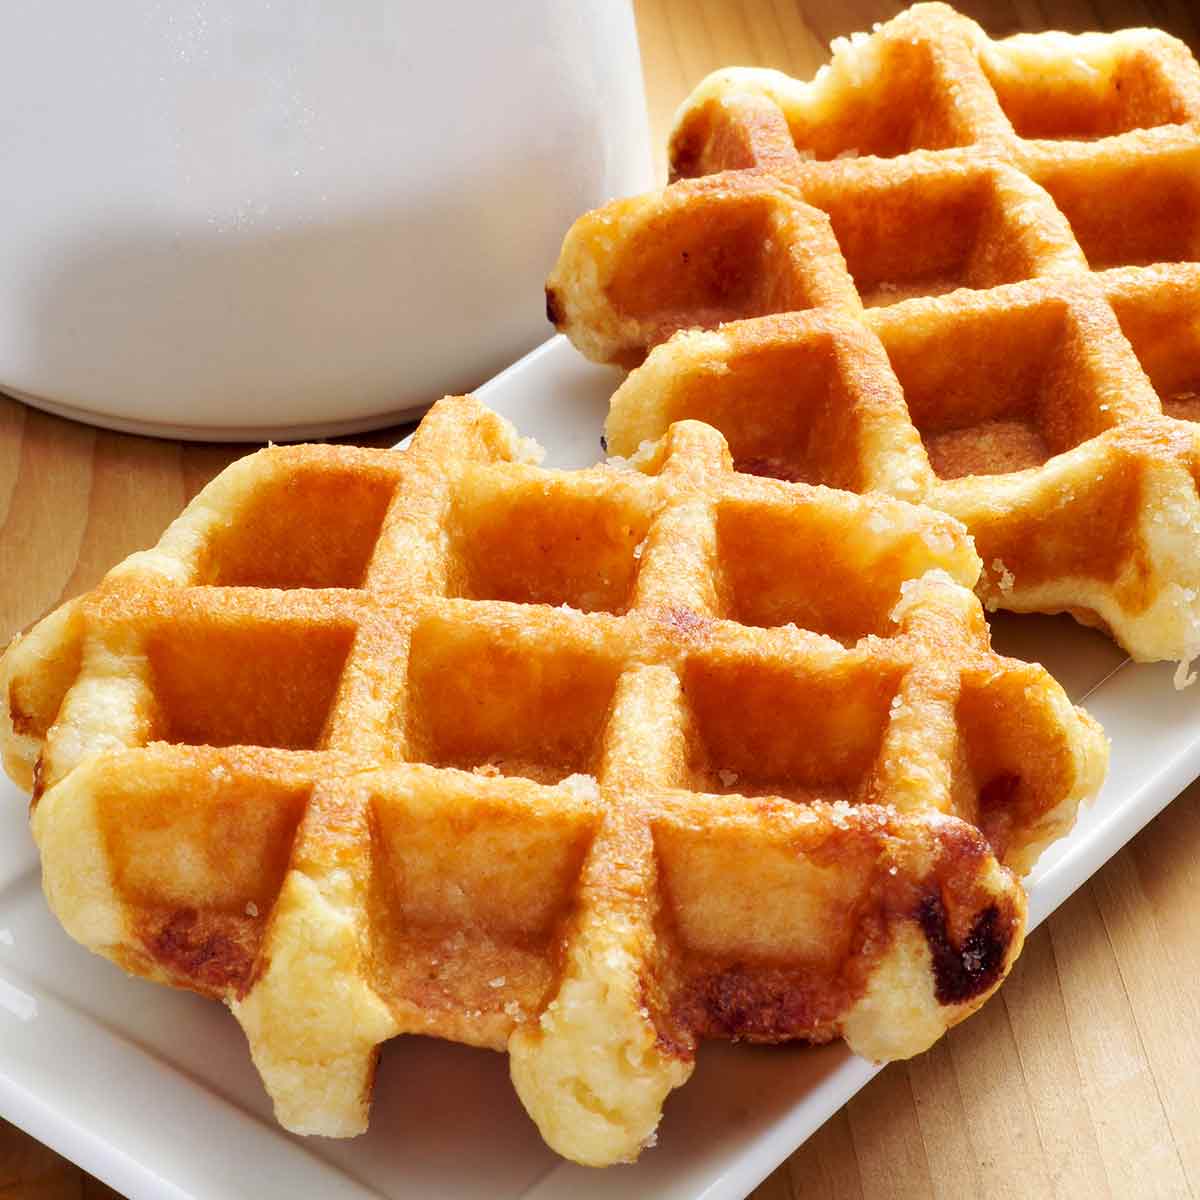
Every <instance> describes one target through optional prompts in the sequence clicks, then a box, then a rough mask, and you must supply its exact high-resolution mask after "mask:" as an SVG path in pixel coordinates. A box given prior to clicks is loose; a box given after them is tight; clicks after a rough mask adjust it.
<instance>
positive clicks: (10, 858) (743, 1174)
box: [0, 338, 1200, 1200]
mask: <svg viewBox="0 0 1200 1200" xmlns="http://www.w3.org/2000/svg"><path fill="white" fill-rule="evenodd" d="M618 381H619V376H618V375H617V374H616V373H615V372H613V371H611V370H608V369H605V368H601V367H595V366H591V365H589V364H588V363H586V362H584V361H583V360H582V359H581V358H580V357H579V356H578V355H577V354H576V353H575V352H574V351H573V350H572V349H571V347H570V346H569V345H568V344H567V343H566V342H565V341H564V340H563V339H562V338H555V339H554V340H553V341H550V342H548V343H546V344H545V345H544V346H542V347H540V348H539V349H538V350H535V351H534V352H533V353H532V354H530V355H528V356H526V357H525V358H523V359H522V360H521V361H520V362H518V363H517V364H516V365H514V366H513V367H511V368H509V370H507V371H505V372H504V373H503V374H502V375H499V376H498V377H497V378H496V379H494V380H493V381H492V382H491V383H489V384H487V386H486V387H484V388H482V389H480V391H479V393H478V395H479V396H480V397H481V398H482V399H484V400H485V401H486V402H487V403H488V404H490V405H491V406H492V407H493V408H495V409H497V410H499V411H500V412H502V413H504V414H505V415H506V416H508V417H510V418H512V420H513V421H515V422H516V424H517V427H518V428H519V429H520V431H521V432H522V433H524V434H528V435H531V436H533V437H536V438H537V439H538V440H539V441H540V442H541V443H542V444H543V445H544V446H545V447H546V449H547V452H548V453H547V465H550V466H564V467H565V466H584V465H587V464H589V463H592V462H595V461H596V460H597V459H598V458H599V457H600V456H601V450H600V444H599V436H600V428H601V424H602V421H603V417H604V414H605V411H606V408H607V400H608V396H609V394H610V393H611V391H612V389H613V388H614V387H615V386H616V384H617V382H618ZM993 630H994V634H995V640H996V643H997V645H998V646H999V647H1000V648H1001V649H1003V650H1004V651H1005V652H1006V653H1009V654H1013V655H1016V656H1019V657H1023V658H1036V659H1039V660H1040V661H1042V662H1044V663H1045V664H1046V666H1047V667H1049V669H1050V670H1051V671H1052V672H1053V673H1054V674H1055V675H1057V677H1058V678H1059V679H1060V680H1061V681H1062V683H1063V684H1064V686H1065V687H1066V688H1067V690H1068V691H1069V692H1070V693H1071V695H1072V697H1073V698H1075V699H1076V700H1080V699H1083V698H1084V697H1086V698H1087V705H1088V707H1089V708H1090V709H1091V711H1092V712H1093V713H1094V714H1095V715H1096V717H1098V718H1099V720H1100V721H1101V722H1103V724H1104V727H1105V729H1106V730H1107V731H1108V733H1109V736H1110V737H1111V738H1112V743H1113V753H1112V769H1111V772H1110V775H1109V779H1108V783H1107V785H1106V786H1105V788H1104V792H1103V794H1102V795H1101V796H1100V798H1099V800H1098V802H1097V803H1096V804H1095V806H1094V807H1093V808H1092V809H1091V810H1090V811H1088V812H1087V813H1085V814H1084V815H1083V817H1082V818H1081V819H1080V821H1079V824H1078V825H1077V826H1076V828H1075V830H1074V832H1073V833H1072V834H1071V835H1070V837H1068V838H1066V839H1064V840H1063V841H1062V842H1060V843H1059V844H1058V845H1057V846H1055V847H1054V848H1053V849H1052V850H1051V851H1049V852H1048V853H1047V854H1046V855H1045V857H1044V858H1043V859H1042V861H1041V863H1040V864H1039V865H1038V868H1037V870H1036V872H1035V873H1034V875H1033V876H1032V878H1031V881H1030V882H1031V885H1032V886H1031V903H1030V920H1031V924H1035V925H1036V924H1037V923H1038V922H1039V921H1041V920H1043V919H1044V918H1045V917H1046V916H1047V914H1049V913H1050V912H1052V911H1053V910H1054V908H1055V907H1057V906H1058V905H1059V904H1061V903H1062V901H1063V900H1064V899H1065V898H1066V897H1067V896H1069V895H1070V894H1071V892H1073V891H1074V890H1075V889H1076V888H1077V887H1078V886H1079V885H1080V884H1081V883H1082V882H1083V881H1084V880H1085V879H1087V878H1088V876H1089V875H1091V874H1092V872H1093V871H1095V870H1096V869H1097V868H1098V867H1100V866H1101V864H1103V863H1104V862H1105V861H1106V860H1107V859H1108V858H1109V857H1110V856H1111V855H1112V854H1113V853H1115V852H1116V851H1117V850H1118V849H1119V848H1120V847H1121V846H1122V845H1124V843H1125V842H1126V841H1128V839H1129V838H1130V837H1132V836H1133V834H1135V833H1136V832H1137V831H1138V830H1139V829H1140V828H1141V827H1142V826H1143V825H1144V824H1145V823H1146V822H1147V821H1149V820H1150V818H1151V817H1153V816H1154V815H1155V814H1156V813H1157V812H1158V811H1159V810H1160V809H1161V808H1162V807H1163V806H1164V805H1165V804H1167V803H1168V802H1169V801H1170V800H1171V799H1172V798H1173V797H1174V796H1175V795H1177V794H1178V793H1179V792H1180V791H1181V790H1182V789H1183V788H1184V787H1185V786H1186V785H1187V784H1188V783H1189V782H1190V781H1191V780H1192V779H1193V778H1195V777H1196V775H1197V774H1200V720H1198V719H1197V718H1200V686H1198V687H1196V688H1193V689H1189V690H1188V691H1185V692H1182V693H1180V692H1176V691H1175V690H1174V688H1173V687H1172V680H1171V676H1172V672H1173V667H1172V666H1170V665H1158V666H1139V665H1134V664H1132V663H1127V662H1124V661H1123V658H1122V655H1121V654H1120V653H1119V652H1118V651H1117V650H1116V649H1115V648H1114V647H1113V646H1112V645H1111V644H1110V643H1109V642H1108V641H1106V640H1105V639H1104V638H1102V637H1100V636H1099V635H1097V634H1095V633H1091V632H1089V631H1087V630H1084V629H1081V628H1079V627H1078V626H1076V625H1075V624H1074V623H1073V622H1071V621H1070V620H1069V619H1067V618H1043V617H1004V618H1000V619H997V620H996V621H995V622H994V623H993ZM875 1070H876V1068H874V1067H873V1066H871V1065H870V1064H868V1063H866V1062H863V1061H862V1060H861V1059H858V1058H855V1057H854V1056H853V1055H851V1054H850V1053H849V1052H848V1051H847V1050H846V1049H845V1047H843V1046H841V1045H833V1046H825V1047H822V1048H820V1049H811V1048H801V1047H793V1048H760V1049H752V1048H748V1047H730V1046H719V1045H712V1046H706V1047H704V1048H702V1051H701V1054H700V1060H699V1065H698V1067H697V1069H696V1073H695V1075H694V1077H693V1078H692V1080H691V1082H689V1083H688V1084H687V1085H686V1086H685V1087H684V1088H682V1089H681V1090H680V1091H679V1092H677V1093H676V1094H674V1095H673V1096H672V1097H671V1099H670V1100H669V1101H668V1103H667V1110H666V1117H665V1119H664V1121H663V1124H662V1127H661V1129H660V1131H659V1144H658V1146H657V1147H656V1148H655V1149H654V1150H652V1151H648V1152H647V1153H646V1154H644V1155H643V1157H642V1160H641V1161H640V1162H639V1163H638V1164H637V1165H636V1166H632V1167H614V1168H611V1169H609V1170H607V1171H589V1170H587V1169H584V1168H581V1167H575V1166H572V1165H569V1164H565V1163H563V1162H561V1161H560V1160H558V1159H556V1158H555V1157H554V1156H553V1155H552V1154H551V1153H550V1152H549V1151H548V1150H546V1149H545V1147H544V1146H543V1145H542V1143H541V1140H540V1139H539V1137H538V1135H537V1132H536V1130H535V1129H534V1127H533V1125H532V1124H531V1123H530V1122H529V1120H528V1119H527V1118H526V1116H525V1114H524V1113H523V1111H522V1110H521V1108H520V1105H519V1104H518V1103H517V1099H516V1096H515V1095H514V1094H513V1092H512V1089H511V1087H510V1086H509V1082H508V1071H507V1062H506V1059H505V1058H504V1056H502V1055H498V1054H491V1053H488V1052H487V1051H481V1050H472V1049H468V1048H465V1047H462V1046H452V1045H449V1044H446V1043H441V1042H433V1041H429V1040H426V1039H422V1038H416V1037H405V1038H398V1039H396V1040H395V1041H393V1042H391V1043H389V1044H388V1045H387V1046H386V1047H385V1049H384V1053H383V1061H382V1064H381V1067H380V1071H379V1077H378V1082H377V1085H376V1091H375V1104H374V1111H373V1113H372V1116H371V1130H370V1132H369V1133H368V1134H366V1135H365V1136H364V1137H361V1138H357V1139H354V1140H352V1141H345V1142H338V1141H330V1140H326V1139H321V1138H310V1139H303V1138H296V1137H292V1136H291V1135H289V1134H287V1133H284V1132H283V1131H282V1130H281V1129H280V1128H279V1127H278V1126H277V1125H276V1124H275V1123H274V1121H273V1119H272V1117H271V1108H270V1104H269V1103H268V1101H267V1098H266V1096H265V1094H264V1093H263V1090H262V1087H261V1085H260V1084H259V1082H258V1078H257V1076H256V1075H255V1073H254V1070H253V1067H252V1066H251V1064H250V1057H249V1054H248V1053H247V1049H246V1044H245V1041H244V1039H243V1038H242V1035H241V1032H240V1031H239V1029H238V1028H237V1026H236V1024H235V1023H234V1020H233V1018H232V1017H231V1016H230V1015H229V1014H228V1013H227V1012H226V1011H225V1009H224V1008H223V1007H222V1006H221V1005H219V1004H215V1003H212V1002H211V1001H207V1000H202V999H200V998H199V997H196V996H192V995H190V994H187V993H183V992H175V991H171V990H169V989H167V988H163V987H159V986H157V985H154V984H149V983H145V982H142V981H140V980H135V979H131V978H127V977H126V976H125V975H123V974H122V973H121V972H120V971H119V970H118V969H117V968H116V967H114V966H112V965H111V964H110V963H108V962H106V961H105V960H103V959H100V958H96V957H94V956H93V955H91V954H88V953H87V952H86V951H85V950H83V949H81V948H80V947H78V946H76V945H75V944H74V943H73V942H71V941H70V940H69V939H68V938H67V936H66V935H65V934H64V933H63V932H62V931H61V929H60V928H59V926H58V923H57V922H56V921H55V920H54V919H53V918H52V917H51V916H50V914H49V912H48V911H47V909H46V906H45V903H44V901H43V899H42V895H41V889H40V886H39V879H38V863H37V856H36V854H35V852H34V848H33V845H32V842H31V840H30V836H29V831H28V827H27V823H26V805H25V798H24V797H23V796H22V795H20V794H19V793H18V792H17V791H16V789H15V788H13V787H12V786H11V785H10V784H8V783H7V782H5V783H4V784H3V785H0V1112H2V1113H3V1115H4V1116H5V1117H7V1118H8V1119H9V1120H10V1121H13V1122H14V1123H15V1124H17V1125H19V1126H21V1127H22V1128H23V1129H25V1130H27V1131H28V1132H29V1133H31V1134H32V1135H33V1136H34V1137H37V1138H39V1139H41V1140H42V1141H43V1142H46V1143H48V1144H49V1145H51V1146H52V1147H54V1149H56V1150H58V1151H59V1152H60V1153H61V1154H64V1155H66V1156H67V1157H68V1158H71V1159H73V1160H74V1161H75V1162H77V1163H79V1164H80V1165H81V1166H82V1167H84V1168H85V1169H86V1170H88V1171H90V1172H92V1173H93V1174H95V1175H98V1176H99V1177H100V1178H101V1179H104V1180H105V1181H106V1182H108V1183H109V1184H111V1185H112V1186H113V1187H115V1188H117V1189H118V1190H119V1191H122V1192H124V1193H125V1194H126V1195H128V1196H129V1197H130V1198H131V1200H165V1198H167V1197H170V1198H172V1200H175V1198H180V1197H193V1198H196V1200H200V1198H204V1200H210V1198H211V1200H229V1198H230V1197H242V1196H254V1197H256V1198H258V1200H294V1198H295V1197H297V1196H320V1197H322V1198H323V1200H362V1198H363V1197H367V1196H374V1197H389V1198H390V1197H401V1196H403V1197H421V1198H423V1200H424V1198H435V1197H454V1198H455V1200H471V1198H473V1197H489V1198H495V1197H499V1198H504V1197H526V1198H528V1200H618V1198H624V1197H628V1196H634V1195H636V1196H655V1197H659V1198H660V1200H697V1198H699V1197H703V1198H704V1200H723V1198H734V1197H741V1196H744V1195H745V1194H746V1193H747V1192H749V1191H750V1190H752V1189H753V1188H754V1187H755V1185H756V1184H757V1183H758V1182H759V1181H760V1180H762V1179H763V1178H764V1177H765V1176H766V1175H767V1174H768V1173H769V1172H770V1171H771V1170H772V1169H773V1168H774V1167H775V1166H776V1165H777V1164H778V1163H779V1162H781V1161H782V1160H783V1159H784V1158H785V1157H786V1156H787V1155H788V1154H790V1153H791V1152H792V1151H793V1150H794V1149H795V1148H796V1147H797V1146H799V1145H800V1143H801V1142H803V1141H804V1139H805V1138H806V1137H808V1135H809V1134H810V1133H812V1132H813V1131H814V1130H815V1129H816V1128H817V1127H818V1126H819V1125H821V1124H822V1122H824V1121H825V1120H826V1119H827V1118H828V1117H829V1116H830V1115H832V1114H833V1113H834V1112H836V1111H837V1110H838V1109H839V1108H840V1107H841V1106H842V1105H843V1104H845V1102H846V1101H847V1100H848V1099H849V1098H850V1097H851V1096H852V1095H853V1094H854V1093H855V1092H856V1091H858V1089H859V1088H861V1087H862V1086H863V1084H865V1083H866V1082H867V1080H869V1079H870V1078H871V1076H872V1075H873V1074H874V1072H875Z"/></svg>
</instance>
